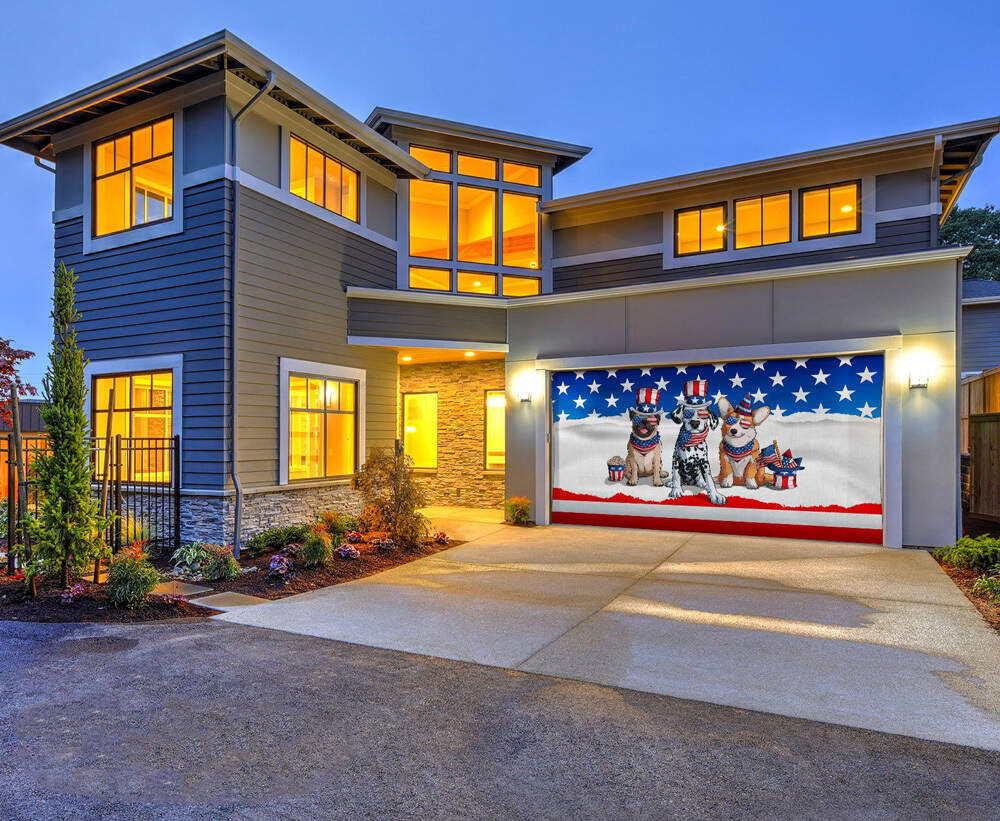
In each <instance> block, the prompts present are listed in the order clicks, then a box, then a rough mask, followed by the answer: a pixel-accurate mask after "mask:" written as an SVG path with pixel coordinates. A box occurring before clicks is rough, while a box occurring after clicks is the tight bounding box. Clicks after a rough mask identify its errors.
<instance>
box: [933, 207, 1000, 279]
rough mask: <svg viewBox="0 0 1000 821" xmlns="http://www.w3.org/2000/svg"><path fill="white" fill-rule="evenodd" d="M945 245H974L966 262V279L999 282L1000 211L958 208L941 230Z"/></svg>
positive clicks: (963, 270)
mask: <svg viewBox="0 0 1000 821" xmlns="http://www.w3.org/2000/svg"><path fill="white" fill-rule="evenodd" d="M941 243H942V244H943V245H973V246H975V249H974V250H973V251H972V252H971V253H970V254H969V256H968V257H966V259H965V265H964V266H963V267H962V276H963V277H965V278H966V279H1000V211H998V210H997V209H996V208H994V207H993V206H992V205H987V206H986V207H984V208H956V209H955V210H954V211H952V212H951V213H950V214H949V215H948V219H947V220H945V223H944V225H942V226H941Z"/></svg>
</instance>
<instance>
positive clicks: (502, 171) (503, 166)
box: [500, 159, 542, 190]
mask: <svg viewBox="0 0 1000 821" xmlns="http://www.w3.org/2000/svg"><path fill="white" fill-rule="evenodd" d="M508 163H509V164H510V165H519V166H521V168H534V169H535V171H537V172H538V184H537V185H532V184H531V183H527V182H517V180H508V179H507V178H506V176H505V173H506V170H507V165H508ZM500 181H501V182H503V183H505V184H506V185H523V186H525V187H526V188H538V189H539V190H540V189H541V187H542V166H541V165H539V164H537V163H532V162H519V161H518V160H503V159H502V160H501V161H500Z"/></svg>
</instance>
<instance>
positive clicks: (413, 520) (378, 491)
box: [354, 446, 430, 548]
mask: <svg viewBox="0 0 1000 821" xmlns="http://www.w3.org/2000/svg"><path fill="white" fill-rule="evenodd" d="M354 487H355V488H357V489H358V490H360V491H361V495H362V496H364V499H365V506H366V507H368V506H371V507H372V508H374V509H375V510H376V511H377V513H378V519H379V520H380V522H381V525H382V526H383V527H384V528H385V529H386V530H387V531H389V535H390V536H392V538H393V539H394V540H395V541H396V542H397V543H398V544H400V545H402V546H404V547H410V548H413V547H416V546H418V545H419V544H420V543H421V542H422V541H423V540H425V539H426V538H427V537H428V534H429V533H430V523H429V522H428V521H427V518H426V517H425V516H424V515H423V514H422V513H420V511H419V508H422V507H424V506H425V505H426V504H427V497H426V496H424V492H423V490H422V489H421V488H420V486H419V485H418V484H417V483H416V482H415V481H414V480H413V460H412V459H411V458H410V457H409V456H407V455H406V454H405V453H404V452H403V449H402V448H401V447H398V446H397V448H396V450H395V452H394V453H389V452H387V451H385V450H382V448H373V449H372V452H371V453H370V454H369V455H368V461H367V462H365V463H364V464H363V465H362V466H361V469H360V470H359V471H358V475H357V476H356V477H355V479H354Z"/></svg>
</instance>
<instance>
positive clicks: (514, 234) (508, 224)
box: [503, 191, 539, 268]
mask: <svg viewBox="0 0 1000 821" xmlns="http://www.w3.org/2000/svg"><path fill="white" fill-rule="evenodd" d="M538 234H539V230H538V197H533V196H530V195H528V194H515V193H513V192H512V191H504V194H503V264H504V265H509V266H510V267H512V268H537V267H538V251H539V249H538V244H539V243H538Z"/></svg>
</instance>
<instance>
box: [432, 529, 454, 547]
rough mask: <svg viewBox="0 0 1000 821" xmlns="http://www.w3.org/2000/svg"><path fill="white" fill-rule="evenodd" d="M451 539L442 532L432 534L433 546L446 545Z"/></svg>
mask: <svg viewBox="0 0 1000 821" xmlns="http://www.w3.org/2000/svg"><path fill="white" fill-rule="evenodd" d="M450 541H451V539H449V538H448V534H447V533H445V532H444V531H443V530H439V531H438V532H437V533H435V534H434V544H448V543H449V542H450Z"/></svg>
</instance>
